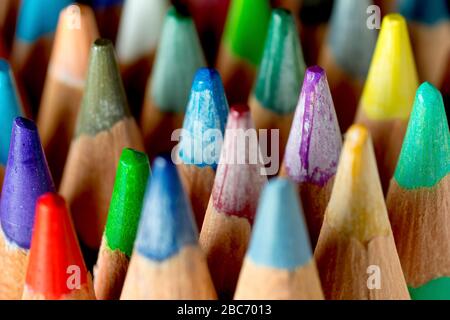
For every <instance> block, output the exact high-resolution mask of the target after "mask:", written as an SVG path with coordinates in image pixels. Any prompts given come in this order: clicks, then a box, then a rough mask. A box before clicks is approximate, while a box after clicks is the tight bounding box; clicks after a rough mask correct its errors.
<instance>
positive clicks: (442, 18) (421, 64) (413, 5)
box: [398, 0, 450, 88]
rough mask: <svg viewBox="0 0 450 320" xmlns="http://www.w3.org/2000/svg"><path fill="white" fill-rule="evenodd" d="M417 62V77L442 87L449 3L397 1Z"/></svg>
mask: <svg viewBox="0 0 450 320" xmlns="http://www.w3.org/2000/svg"><path fill="white" fill-rule="evenodd" d="M398 5H399V11H400V13H401V14H402V15H403V16H404V17H405V18H406V20H407V21H408V24H409V27H410V28H409V30H410V32H411V42H412V45H413V50H414V53H415V57H416V60H417V69H418V72H419V77H420V78H421V79H422V80H423V81H429V82H431V83H433V84H434V85H435V86H437V87H438V88H441V87H442V85H443V83H444V81H445V77H450V74H446V73H445V72H446V68H447V66H448V65H450V62H449V61H450V4H449V2H448V1H447V0H434V1H428V2H427V1H418V0H409V1H405V0H400V1H399V4H398Z"/></svg>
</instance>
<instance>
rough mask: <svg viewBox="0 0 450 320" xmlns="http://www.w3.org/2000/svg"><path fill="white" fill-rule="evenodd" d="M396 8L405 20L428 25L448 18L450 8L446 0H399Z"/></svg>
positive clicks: (449, 17)
mask: <svg viewBox="0 0 450 320" xmlns="http://www.w3.org/2000/svg"><path fill="white" fill-rule="evenodd" d="M398 10H399V13H400V14H401V15H402V16H404V17H405V18H406V19H407V20H409V21H415V22H419V23H423V24H426V25H430V26H433V25H435V24H439V23H441V22H445V21H449V19H450V8H449V2H448V1H447V0H432V1H423V0H399V2H398Z"/></svg>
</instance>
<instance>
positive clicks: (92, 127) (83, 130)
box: [76, 39, 130, 136]
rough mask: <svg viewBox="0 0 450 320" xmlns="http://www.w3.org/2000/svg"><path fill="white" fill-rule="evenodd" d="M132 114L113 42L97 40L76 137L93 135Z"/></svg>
mask: <svg viewBox="0 0 450 320" xmlns="http://www.w3.org/2000/svg"><path fill="white" fill-rule="evenodd" d="M129 115H130V110H129V108H128V103H127V99H126V95H125V90H124V88H123V83H122V79H121V77H120V73H119V68H118V66H117V60H116V55H115V52H114V47H113V44H112V42H111V41H110V40H107V39H97V40H96V41H95V42H94V44H93V45H92V48H91V55H90V61H89V69H88V75H87V80H86V86H85V89H84V96H83V101H82V104H81V110H80V115H79V116H78V124H77V131H76V136H79V135H81V134H88V135H92V136H94V135H96V134H97V133H99V132H101V131H104V130H108V129H110V128H111V127H113V126H114V124H116V123H117V122H118V121H120V120H122V119H123V118H124V117H127V116H129Z"/></svg>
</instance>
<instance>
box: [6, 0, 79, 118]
mask: <svg viewBox="0 0 450 320" xmlns="http://www.w3.org/2000/svg"><path fill="white" fill-rule="evenodd" d="M70 3H71V1H70V0H61V1H54V0H22V1H21V6H20V11H19V17H18V19H17V28H16V35H15V39H14V42H13V47H12V52H11V65H12V67H13V69H14V72H15V74H16V76H17V77H18V80H19V81H20V85H21V86H22V85H23V89H21V92H22V91H23V94H24V95H26V97H27V100H28V101H29V103H30V105H31V110H32V111H33V114H36V113H37V108H38V106H39V102H40V100H41V94H42V89H43V87H44V82H45V74H46V72H47V66H48V62H49V59H50V52H51V46H52V43H53V34H54V32H55V30H56V25H57V23H58V17H59V13H60V11H61V10H62V9H63V8H65V7H67V6H68V5H69V4H70Z"/></svg>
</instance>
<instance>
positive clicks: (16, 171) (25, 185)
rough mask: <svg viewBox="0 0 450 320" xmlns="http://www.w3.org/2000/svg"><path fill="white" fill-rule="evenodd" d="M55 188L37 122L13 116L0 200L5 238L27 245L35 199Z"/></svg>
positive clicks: (31, 226)
mask: <svg viewBox="0 0 450 320" xmlns="http://www.w3.org/2000/svg"><path fill="white" fill-rule="evenodd" d="M54 191H55V187H54V184H53V180H52V178H51V175H50V171H49V169H48V166H47V161H46V159H45V155H44V152H43V150H42V146H41V141H40V139H39V134H38V131H37V128H36V125H35V124H34V123H33V122H32V121H31V120H28V119H25V118H21V117H18V118H16V119H15V120H14V123H13V129H12V135H11V146H10V149H9V156H8V163H7V166H6V172H5V180H4V183H3V190H2V198H1V200H0V222H1V227H2V231H3V233H4V235H5V236H6V238H7V239H8V241H10V242H12V243H14V244H16V245H18V246H19V247H21V248H24V249H29V248H30V241H31V231H32V229H33V223H34V214H35V204H36V200H37V198H38V197H39V196H41V195H42V194H44V193H47V192H54Z"/></svg>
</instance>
